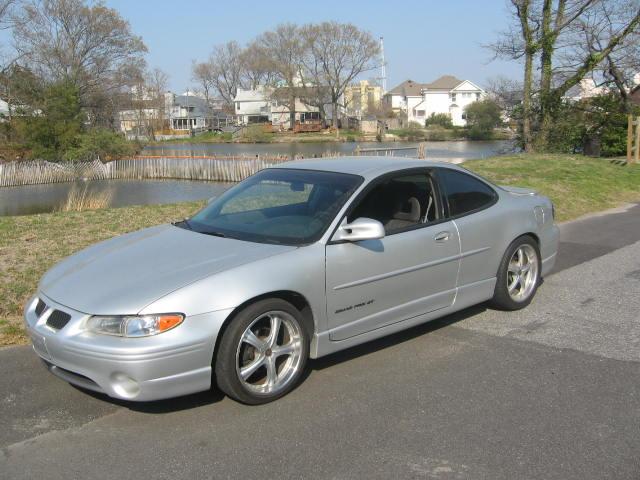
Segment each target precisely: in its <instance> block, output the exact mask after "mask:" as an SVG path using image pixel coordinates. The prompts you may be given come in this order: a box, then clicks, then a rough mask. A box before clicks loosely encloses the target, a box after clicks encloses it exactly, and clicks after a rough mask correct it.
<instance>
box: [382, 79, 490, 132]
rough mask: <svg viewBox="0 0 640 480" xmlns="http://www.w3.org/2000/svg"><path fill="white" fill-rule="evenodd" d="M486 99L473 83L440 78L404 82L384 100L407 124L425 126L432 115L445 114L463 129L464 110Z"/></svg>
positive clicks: (482, 91)
mask: <svg viewBox="0 0 640 480" xmlns="http://www.w3.org/2000/svg"><path fill="white" fill-rule="evenodd" d="M485 96H486V92H485V91H484V90H483V89H482V88H480V87H479V86H478V85H476V84H475V83H473V82H472V81H470V80H460V79H459V78H456V77H454V76H453V75H443V76H442V77H440V78H438V79H436V80H434V81H433V82H430V83H418V82H414V81H413V80H405V81H404V82H402V83H401V84H400V85H398V86H396V87H394V88H392V89H391V90H389V91H388V92H387V93H386V94H385V96H384V98H383V101H384V103H385V104H386V105H387V106H388V107H390V108H391V109H392V110H393V111H394V112H395V113H396V114H400V115H401V116H403V117H405V116H406V119H407V121H408V122H417V123H419V124H421V125H424V124H425V121H426V119H427V118H429V117H430V116H431V115H432V114H440V113H444V114H447V115H449V116H450V117H451V121H452V122H453V124H454V125H456V126H464V125H466V123H467V120H466V118H465V114H464V109H465V108H466V107H467V105H469V104H470V103H473V102H475V101H477V100H481V99H482V98H484V97H485Z"/></svg>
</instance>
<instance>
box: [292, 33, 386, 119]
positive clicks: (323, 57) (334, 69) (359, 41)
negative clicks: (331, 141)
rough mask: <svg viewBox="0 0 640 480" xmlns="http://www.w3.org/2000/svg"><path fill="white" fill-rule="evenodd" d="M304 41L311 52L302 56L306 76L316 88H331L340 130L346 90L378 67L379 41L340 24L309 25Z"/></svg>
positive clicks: (333, 105)
mask: <svg viewBox="0 0 640 480" xmlns="http://www.w3.org/2000/svg"><path fill="white" fill-rule="evenodd" d="M302 38H303V40H304V44H305V46H306V48H307V49H308V50H307V51H308V55H303V56H302V57H301V58H302V62H303V64H304V67H305V68H304V73H306V74H307V75H308V76H309V77H310V78H311V83H312V84H314V86H315V87H326V88H327V89H328V91H329V101H330V103H331V106H332V115H333V125H334V126H335V127H337V126H338V121H339V111H340V106H341V104H340V102H341V99H342V98H343V96H344V92H345V90H346V89H347V87H348V86H349V85H350V84H351V83H352V82H353V81H354V80H355V79H356V78H357V77H358V76H359V75H360V74H362V73H363V72H366V71H368V70H371V69H373V68H375V67H377V66H379V62H378V56H379V53H380V50H379V45H378V42H377V41H376V40H375V39H374V38H373V36H372V35H371V34H370V33H369V32H365V31H362V30H360V29H359V28H358V27H356V26H355V25H352V24H350V23H338V22H323V23H320V24H310V25H306V26H305V27H303V29H302Z"/></svg>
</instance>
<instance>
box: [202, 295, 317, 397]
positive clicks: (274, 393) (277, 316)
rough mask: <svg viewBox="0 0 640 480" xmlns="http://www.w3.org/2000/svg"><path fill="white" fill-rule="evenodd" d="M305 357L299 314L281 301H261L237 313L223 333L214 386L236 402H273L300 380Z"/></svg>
mask: <svg viewBox="0 0 640 480" xmlns="http://www.w3.org/2000/svg"><path fill="white" fill-rule="evenodd" d="M274 328H275V329H276V332H277V335H276V336H275V337H274V335H273V333H272V332H273V330H274ZM308 356H309V334H308V332H307V331H306V329H305V328H304V323H303V320H302V314H301V313H300V312H299V311H298V310H297V309H296V308H295V307H294V306H293V305H291V304H290V303H289V302H286V301H284V300H281V299H277V298H273V299H266V300H261V301H259V302H256V303H254V304H251V305H249V306H247V307H246V308H244V309H243V310H241V311H240V312H238V313H237V314H236V316H235V317H234V319H233V320H232V321H231V323H230V324H229V326H228V327H227V328H226V330H225V331H224V333H223V335H222V339H221V341H220V345H219V347H218V352H217V355H216V357H215V365H214V371H215V376H216V382H217V384H218V388H219V389H220V390H222V391H223V392H224V393H226V394H227V395H228V396H229V397H231V398H233V399H235V400H237V401H239V402H242V403H246V404H249V405H259V404H263V403H268V402H272V401H273V400H276V399H278V398H280V397H282V396H284V395H286V394H287V393H289V392H290V391H291V390H293V389H294V388H295V387H296V385H297V384H298V383H299V382H300V379H301V377H302V374H303V372H304V369H305V366H306V363H307V358H308Z"/></svg>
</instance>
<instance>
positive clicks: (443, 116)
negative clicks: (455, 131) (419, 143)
mask: <svg viewBox="0 0 640 480" xmlns="http://www.w3.org/2000/svg"><path fill="white" fill-rule="evenodd" d="M424 125H425V127H431V126H437V127H442V128H446V129H449V128H453V122H452V121H451V115H449V114H448V113H432V114H431V116H429V118H427V119H426V120H425V122H424Z"/></svg>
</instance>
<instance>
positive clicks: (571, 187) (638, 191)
mask: <svg viewBox="0 0 640 480" xmlns="http://www.w3.org/2000/svg"><path fill="white" fill-rule="evenodd" d="M465 166H467V167H468V168H470V169H471V170H473V171H475V172H477V173H479V174H481V175H483V176H485V177H487V178H488V179H490V180H491V181H493V182H495V183H497V184H502V185H517V186H525V187H532V188H535V189H536V190H538V191H539V192H541V193H543V194H545V195H548V196H549V197H551V199H552V200H553V201H554V203H555V205H556V212H557V215H558V218H557V220H559V221H564V220H569V219H571V218H576V217H579V216H581V215H583V214H585V213H588V212H594V211H598V210H605V209H607V208H611V207H615V206H616V205H620V204H621V203H625V202H628V201H634V200H636V201H637V200H640V165H634V166H626V167H622V166H617V165H613V164H611V163H610V162H608V161H607V160H601V159H590V158H585V157H581V156H559V155H548V156H547V155H518V156H511V157H500V158H493V159H487V160H474V161H471V162H468V163H467V164H466V165H465ZM202 205H203V203H202V202H192V203H180V204H175V205H149V206H135V207H124V208H112V209H103V210H94V211H87V212H64V213H51V214H40V215H27V216H17V217H0V272H1V277H0V298H2V300H3V302H2V303H1V304H0V346H2V345H11V344H19V343H24V342H26V340H27V339H26V338H25V336H24V331H23V329H22V308H23V306H24V303H25V302H26V300H27V299H28V298H29V296H31V295H32V294H33V293H34V292H35V290H36V287H37V283H38V280H39V279H40V277H41V276H42V274H43V273H44V272H45V271H46V270H47V269H49V268H50V267H51V266H52V265H53V264H55V263H56V262H58V261H59V260H60V259H62V258H64V257H66V256H68V255H70V254H72V253H74V252H76V251H78V250H80V249H82V248H84V247H86V246H88V245H90V244H92V243H95V242H97V241H100V240H104V239H106V238H110V237H113V236H115V235H119V234H121V233H125V232H129V231H132V230H137V229H140V228H144V227H148V226H151V225H156V224H159V223H165V222H169V221H172V220H179V219H182V218H184V217H186V216H188V215H190V214H191V213H193V212H194V211H196V210H197V209H198V208H200V207H201V206H202Z"/></svg>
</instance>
